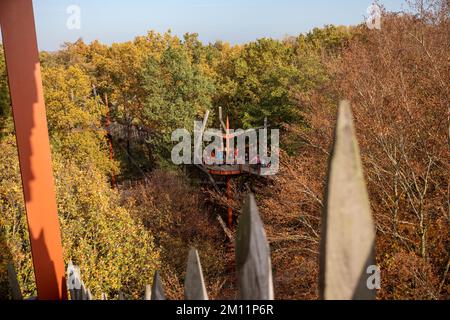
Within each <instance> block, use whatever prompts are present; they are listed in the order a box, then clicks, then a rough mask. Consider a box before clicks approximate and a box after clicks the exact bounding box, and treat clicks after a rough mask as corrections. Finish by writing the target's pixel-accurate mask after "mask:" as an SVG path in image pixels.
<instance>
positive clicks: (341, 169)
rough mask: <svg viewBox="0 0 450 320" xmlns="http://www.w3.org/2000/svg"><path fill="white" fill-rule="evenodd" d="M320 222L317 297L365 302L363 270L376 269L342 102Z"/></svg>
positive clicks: (350, 121) (362, 190) (369, 223)
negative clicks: (371, 267) (372, 267)
mask: <svg viewBox="0 0 450 320" xmlns="http://www.w3.org/2000/svg"><path fill="white" fill-rule="evenodd" d="M324 198H325V201H326V202H325V208H324V212H323V218H322V239H321V252H320V295H321V298H322V299H325V300H351V299H354V300H369V299H374V298H375V294H376V291H375V290H370V289H369V288H368V286H367V279H368V278H369V276H370V274H367V268H368V267H369V266H371V265H375V257H374V247H375V227H374V223H373V219H372V212H371V210H370V203H369V197H368V194H367V189H366V184H365V180H364V174H363V170H362V164H361V159H360V154H359V148H358V142H357V140H356V136H355V129H354V125H353V118H352V113H351V109H350V103H349V102H347V101H343V102H341V104H340V106H339V112H338V120H337V125H336V130H335V138H334V146H333V150H332V153H331V158H330V163H329V168H328V182H327V190H326V194H325V197H324Z"/></svg>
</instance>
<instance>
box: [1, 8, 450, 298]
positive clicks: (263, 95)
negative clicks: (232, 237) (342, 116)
mask: <svg viewBox="0 0 450 320" xmlns="http://www.w3.org/2000/svg"><path fill="white" fill-rule="evenodd" d="M449 35H450V24H449V7H448V3H447V2H446V1H443V0H424V1H414V2H413V3H411V4H409V6H408V9H407V10H406V11H405V12H402V13H392V12H386V11H384V12H383V16H382V27H381V29H380V30H376V29H375V30H370V29H369V28H367V26H366V24H361V25H357V26H334V25H327V26H324V27H320V28H315V29H313V30H311V31H310V32H308V33H304V34H300V35H298V36H290V37H286V38H284V39H281V40H276V39H270V38H263V39H258V40H255V41H253V42H249V43H246V44H243V45H230V44H229V43H226V42H220V41H217V42H215V43H209V44H205V43H202V42H201V41H199V39H198V35H197V34H195V33H189V34H185V35H184V37H182V38H179V37H177V36H175V35H173V34H171V32H170V31H168V32H166V33H164V34H160V33H157V32H154V31H149V32H148V33H147V34H146V35H143V36H137V37H136V38H135V39H134V40H132V41H129V42H123V43H113V44H112V45H105V44H102V43H100V42H98V41H94V42H92V43H85V42H84V41H83V40H81V39H80V40H78V41H76V42H74V43H66V44H65V45H64V46H62V48H61V49H60V50H58V51H55V52H41V53H40V60H41V68H42V76H43V85H44V94H45V104H46V109H47V120H48V128H49V134H50V142H51V148H52V161H53V171H54V177H55V183H56V189H57V202H58V214H59V219H60V224H61V233H62V237H63V239H62V241H63V248H64V255H65V256H64V258H65V261H66V263H67V262H68V261H69V260H72V261H74V263H76V264H77V265H79V266H80V268H81V273H82V275H83V280H84V282H85V283H86V284H87V285H88V286H89V288H90V289H91V290H92V292H93V294H94V295H96V296H100V294H101V293H102V292H105V293H107V294H108V296H110V297H114V296H117V295H118V293H119V291H121V292H123V293H124V294H125V295H126V297H128V298H130V299H131V298H139V297H141V296H142V292H143V288H145V285H146V284H147V283H148V282H149V279H151V278H152V276H153V273H154V271H155V270H161V274H162V278H163V280H164V284H165V289H166V294H167V297H168V298H170V299H180V298H182V297H183V290H182V287H183V279H184V273H185V257H186V255H187V252H188V250H189V247H190V246H195V247H196V248H197V249H198V251H199V254H200V257H201V259H202V264H203V271H204V275H205V280H206V282H207V288H208V293H209V295H210V298H212V299H232V298H234V295H235V291H236V288H235V287H234V286H235V284H234V282H233V274H232V271H230V270H231V269H230V265H231V266H232V264H233V259H234V253H233V252H232V251H231V249H230V246H229V243H228V242H227V238H226V235H225V234H224V231H223V230H222V228H221V226H220V224H218V222H217V219H216V216H217V215H219V216H224V217H225V215H226V212H227V206H229V205H231V206H232V207H233V209H234V212H235V215H236V219H237V217H238V215H239V211H240V209H241V205H242V199H243V198H244V196H245V195H246V194H247V193H248V191H252V192H253V193H254V194H255V195H256V200H257V203H258V206H259V208H260V213H261V216H262V220H263V222H264V225H265V227H266V232H267V236H268V240H269V243H270V248H271V252H272V264H273V277H274V287H275V297H276V298H277V299H317V298H318V282H317V279H318V271H319V269H318V268H319V261H318V252H319V242H320V230H321V228H320V222H321V221H320V217H321V212H322V210H323V206H324V201H323V192H324V184H325V179H326V171H327V161H328V160H327V159H328V157H329V150H330V146H331V144H332V139H333V128H334V125H335V121H336V112H337V105H338V102H339V101H340V100H341V99H348V100H349V101H350V102H351V103H352V111H353V114H354V118H355V125H356V132H357V138H358V141H359V146H360V152H361V157H362V162H363V168H364V174H365V179H366V182H367V188H368V191H369V197H370V202H371V207H372V211H373V215H374V219H375V223H376V237H377V238H376V239H377V240H376V258H377V264H378V265H379V266H380V268H381V270H382V273H381V274H382V278H381V281H382V284H381V290H379V292H378V294H377V297H378V298H379V299H448V298H449V297H450V282H449V277H450V275H449V265H450V252H449V248H450V238H449V231H450V216H449V201H448V192H449V185H448V181H449V180H448V141H449V140H448V106H449V105H448V103H449V97H448V89H449V87H448V85H449V80H450V79H449V49H450V48H449ZM0 51H1V52H0V149H1V150H2V152H1V153H0V228H1V229H0V271H1V272H0V288H1V289H0V298H6V297H8V295H9V293H8V290H7V288H8V278H7V274H6V272H5V270H6V268H7V263H8V262H9V261H13V262H14V265H15V267H16V269H17V273H18V279H19V282H20V285H21V288H22V290H23V291H24V294H25V295H28V296H32V295H35V294H36V288H35V282H34V273H33V266H32V261H31V251H30V244H29V238H28V230H27V222H26V215H25V209H24V200H23V193H22V184H21V176H20V171H19V162H18V157H17V148H16V141H15V136H14V124H13V120H12V112H11V105H10V99H9V93H8V81H7V75H6V68H5V61H4V56H3V52H2V51H3V49H2V47H1V46H0ZM219 107H222V109H223V114H224V115H226V116H228V117H229V120H230V126H231V128H243V129H247V128H257V127H260V126H261V125H263V124H264V121H265V119H267V121H268V123H269V125H270V127H271V128H278V129H280V132H281V133H280V139H281V140H280V146H281V149H282V150H281V163H280V172H279V173H278V174H277V175H276V176H274V177H273V178H270V179H265V178H261V177H255V176H247V175H243V176H240V177H239V178H236V179H233V185H232V188H233V194H234V197H233V199H232V203H230V202H229V201H227V199H226V196H225V191H224V187H223V181H217V185H216V186H213V185H212V184H211V182H210V181H209V179H208V177H207V176H206V175H205V173H204V172H202V171H201V170H199V169H198V168H196V167H195V166H187V165H186V166H175V165H174V164H173V163H172V162H171V150H172V148H173V146H174V143H173V142H172V141H171V134H172V132H173V131H174V130H175V129H178V128H186V129H188V130H189V131H192V130H193V125H194V121H195V120H200V121H201V120H202V119H203V118H204V116H205V114H206V112H207V111H209V112H210V116H209V123H208V126H209V127H212V128H220V123H219V118H218V108H219Z"/></svg>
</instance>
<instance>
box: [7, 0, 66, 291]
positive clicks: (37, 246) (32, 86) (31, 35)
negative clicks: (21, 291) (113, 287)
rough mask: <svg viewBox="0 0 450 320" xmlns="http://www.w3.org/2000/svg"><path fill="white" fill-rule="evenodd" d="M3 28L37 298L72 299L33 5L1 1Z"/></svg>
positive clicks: (22, 0) (19, 0)
mask: <svg viewBox="0 0 450 320" xmlns="http://www.w3.org/2000/svg"><path fill="white" fill-rule="evenodd" d="M0 25H1V30H2V37H3V45H4V51H5V58H6V65H7V71H8V80H9V89H10V95H11V103H12V107H13V116H14V125H15V130H16V139H17V147H18V151H19V161H20V172H21V175H22V184H23V194H24V198H25V207H26V212H27V221H28V229H29V234H30V241H31V251H32V256H33V265H34V273H35V278H36V286H37V291H38V298H39V299H45V300H57V299H67V290H66V281H65V272H64V261H63V255H62V245H61V232H60V228H59V221H58V214H57V206H56V197H55V186H54V181H53V173H52V162H51V154H50V144H49V137H48V129H47V119H46V115H45V105H44V95H43V90H42V81H41V70H40V64H39V53H38V47H37V40H36V30H35V25H34V14H33V4H32V0H0Z"/></svg>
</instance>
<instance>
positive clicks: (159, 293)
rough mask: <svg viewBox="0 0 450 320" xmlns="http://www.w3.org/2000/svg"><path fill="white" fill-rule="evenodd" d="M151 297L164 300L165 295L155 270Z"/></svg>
mask: <svg viewBox="0 0 450 320" xmlns="http://www.w3.org/2000/svg"><path fill="white" fill-rule="evenodd" d="M151 299H152V300H166V295H165V294H164V288H163V285H162V281H161V277H160V276H159V271H156V272H155V276H154V277H153V285H152V291H151Z"/></svg>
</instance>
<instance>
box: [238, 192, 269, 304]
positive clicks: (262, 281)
mask: <svg viewBox="0 0 450 320" xmlns="http://www.w3.org/2000/svg"><path fill="white" fill-rule="evenodd" d="M236 268H237V278H238V279H237V280H238V289H239V298H240V299H241V300H273V299H274V293H273V280H272V266H271V260H270V249H269V244H268V242H267V238H266V233H265V231H264V226H263V223H262V221H261V218H260V216H259V211H258V207H257V206H256V201H255V197H254V195H253V194H249V195H248V196H247V199H246V200H245V203H244V208H243V213H242V216H241V218H240V220H239V227H238V233H237V239H236Z"/></svg>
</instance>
